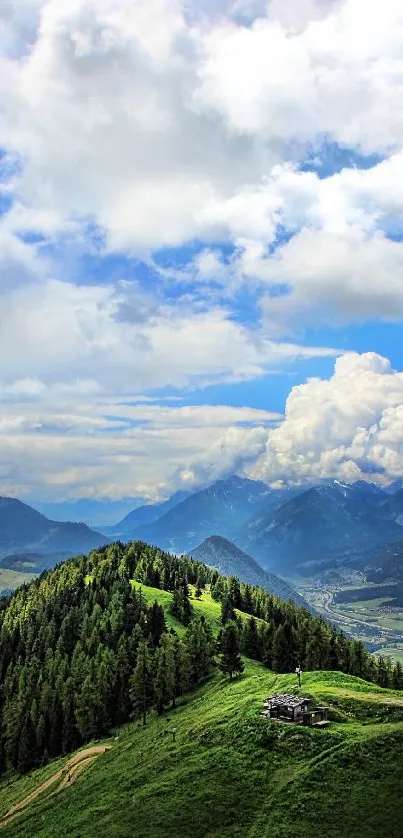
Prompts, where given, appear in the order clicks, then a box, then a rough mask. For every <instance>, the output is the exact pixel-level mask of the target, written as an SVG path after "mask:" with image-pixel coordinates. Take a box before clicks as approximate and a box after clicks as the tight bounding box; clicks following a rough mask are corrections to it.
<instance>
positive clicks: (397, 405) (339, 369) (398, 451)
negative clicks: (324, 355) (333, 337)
mask: <svg viewBox="0 0 403 838" xmlns="http://www.w3.org/2000/svg"><path fill="white" fill-rule="evenodd" d="M402 422H403V373H401V372H396V371H394V370H393V369H392V368H391V366H390V363H389V361H388V360H387V359H386V358H383V357H381V356H379V355H377V354H375V353H365V354H363V355H358V354H356V353H347V354H345V355H343V356H341V357H340V358H338V359H337V361H336V363H335V369H334V374H333V376H332V377H331V378H330V379H329V380H325V379H321V378H312V379H310V380H308V381H307V382H306V383H305V384H301V385H298V386H296V387H294V388H293V389H292V390H291V393H290V395H289V397H288V399H287V403H286V410H285V418H284V421H283V422H282V423H281V425H280V426H279V427H278V428H275V429H274V430H272V431H270V432H269V434H268V438H267V444H266V451H265V454H264V455H263V456H262V457H261V458H260V459H259V460H258V462H257V463H256V464H255V466H254V468H253V469H252V472H253V474H254V475H255V476H258V477H260V478H262V479H264V480H267V481H269V482H271V481H273V482H274V481H277V480H285V481H287V480H288V481H291V482H296V483H298V482H304V481H315V480H319V479H323V478H339V479H342V480H346V481H348V482H353V481H354V480H358V479H360V478H362V477H365V476H366V475H367V474H368V473H371V475H372V478H371V479H373V477H374V476H375V479H376V478H377V479H378V480H379V481H380V482H382V481H384V482H387V481H390V480H392V479H393V478H395V477H397V476H400V475H401V474H402V472H403V447H402V442H403V424H402Z"/></svg>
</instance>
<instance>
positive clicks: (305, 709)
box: [261, 693, 329, 727]
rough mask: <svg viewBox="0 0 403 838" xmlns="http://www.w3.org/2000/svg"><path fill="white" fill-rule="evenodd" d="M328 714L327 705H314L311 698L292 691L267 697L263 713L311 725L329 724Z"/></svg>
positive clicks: (283, 719) (268, 716) (282, 719)
mask: <svg viewBox="0 0 403 838" xmlns="http://www.w3.org/2000/svg"><path fill="white" fill-rule="evenodd" d="M327 714H328V708H327V707H323V706H317V707H313V706H312V701H311V700H310V699H309V698H302V697H301V696H297V695H292V694H290V693H276V694H275V695H270V696H269V697H268V698H266V699H265V701H264V710H263V712H262V713H261V715H262V716H265V717H266V718H268V719H277V720H278V721H281V722H291V723H293V724H303V725H309V726H310V727H327V725H328V724H329V721H328V717H327Z"/></svg>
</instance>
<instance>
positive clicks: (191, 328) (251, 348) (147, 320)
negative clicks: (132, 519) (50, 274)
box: [0, 280, 334, 393]
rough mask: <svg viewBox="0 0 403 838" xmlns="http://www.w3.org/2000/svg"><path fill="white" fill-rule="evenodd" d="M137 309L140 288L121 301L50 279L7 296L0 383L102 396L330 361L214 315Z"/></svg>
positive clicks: (318, 351) (119, 296)
mask: <svg viewBox="0 0 403 838" xmlns="http://www.w3.org/2000/svg"><path fill="white" fill-rule="evenodd" d="M127 303H128V304H129V307H130V310H131V309H134V312H135V313H136V316H132V315H131V314H129V312H128V309H127ZM143 304H144V297H143V295H142V293H141V291H139V292H138V294H137V296H136V294H135V293H134V291H133V288H131V287H130V288H129V294H128V296H127V294H126V286H125V285H124V284H123V285H119V284H118V285H117V286H113V285H109V284H108V285H90V286H88V285H87V286H84V285H81V286H80V285H75V284H73V283H65V282H60V281H56V280H53V281H52V280H49V281H47V282H44V283H42V284H41V285H38V284H36V285H30V286H28V287H26V286H25V287H22V288H16V289H10V290H9V292H8V293H4V294H3V297H2V307H1V311H0V323H1V328H0V381H3V382H4V383H5V384H7V383H8V384H9V385H10V384H11V385H12V384H13V382H14V381H21V380H24V379H36V378H39V379H40V380H41V381H44V383H45V384H55V383H58V382H63V381H65V382H66V381H67V382H71V380H73V382H74V381H75V380H76V378H79V379H81V380H82V379H84V380H91V381H96V382H97V384H98V385H99V387H101V388H103V389H104V390H105V392H108V391H109V392H115V393H117V392H139V391H140V392H141V391H143V390H150V389H153V388H154V389H155V388H158V387H167V386H171V387H183V386H189V385H192V384H193V385H196V384H198V385H199V386H201V385H202V384H208V383H212V382H214V381H215V382H217V383H218V382H220V381H242V380H245V379H249V378H255V377H256V376H259V375H262V374H263V373H264V372H265V371H266V370H267V369H270V367H273V366H275V365H276V364H278V363H282V362H284V361H291V360H295V359H298V358H300V359H301V358H305V357H306V358H309V357H316V356H320V355H329V354H330V355H332V354H334V350H333V349H331V348H328V349H326V348H310V347H304V346H299V345H296V344H292V343H275V342H272V341H269V340H267V339H266V338H265V337H264V334H262V332H261V331H260V330H258V329H257V330H253V329H247V328H246V327H244V326H243V325H242V324H240V323H236V322H235V321H234V320H233V319H231V317H230V315H229V313H228V312H226V311H225V310H223V309H221V308H216V309H210V310H204V311H197V310H194V309H192V308H191V307H188V306H187V305H186V304H185V305H183V306H182V305H180V304H177V305H172V304H171V305H168V304H167V303H166V304H164V305H160V307H159V308H158V306H157V303H156V307H155V309H154V308H153V307H152V310H151V314H150V312H149V311H148V309H147V306H146V312H145V314H144V315H143V316H141V307H142V305H143ZM122 311H123V314H122ZM78 371H79V374H77V373H78Z"/></svg>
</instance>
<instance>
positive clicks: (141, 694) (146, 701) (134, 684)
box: [130, 640, 154, 725]
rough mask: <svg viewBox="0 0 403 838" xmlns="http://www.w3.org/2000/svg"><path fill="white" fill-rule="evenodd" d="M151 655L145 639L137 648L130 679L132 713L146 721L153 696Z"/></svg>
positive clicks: (144, 722)
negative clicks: (134, 665) (135, 660)
mask: <svg viewBox="0 0 403 838" xmlns="http://www.w3.org/2000/svg"><path fill="white" fill-rule="evenodd" d="M152 663H153V662H152V657H151V653H150V650H149V647H148V646H147V643H146V642H145V640H143V641H142V642H141V643H140V645H139V648H138V650H137V663H136V668H135V670H134V673H133V676H132V679H131V690H130V697H131V700H132V706H133V711H134V714H135V715H137V716H142V719H143V725H145V724H146V722H147V712H148V710H149V709H150V707H151V704H152V701H153V698H154V687H153V668H152Z"/></svg>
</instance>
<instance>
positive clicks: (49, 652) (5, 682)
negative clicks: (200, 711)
mask: <svg viewBox="0 0 403 838" xmlns="http://www.w3.org/2000/svg"><path fill="white" fill-rule="evenodd" d="M132 580H136V581H137V582H138V583H140V584H143V585H150V586H153V587H156V588H161V589H164V590H166V591H171V592H172V614H173V616H175V617H176V618H177V619H178V620H180V621H181V623H182V624H183V626H184V627H185V630H184V632H183V634H181V636H180V637H179V636H178V635H177V634H176V632H175V631H174V630H173V629H172V628H168V627H167V625H166V620H165V616H164V611H163V609H162V607H161V606H160V605H159V604H158V602H155V603H154V604H153V605H152V606H150V605H149V604H148V603H147V602H146V600H145V598H144V596H143V595H142V593H141V588H140V589H139V587H138V586H137V588H136V587H135V586H134V585H133V584H132ZM207 584H208V585H210V590H211V594H212V596H213V598H214V599H215V600H216V601H218V602H220V603H221V623H222V628H221V631H220V632H219V635H218V637H214V636H213V632H212V629H211V626H210V624H209V623H208V622H207V621H206V620H205V619H204V617H196V616H195V615H194V613H193V609H192V604H191V599H190V595H189V585H192V586H194V595H195V596H196V597H200V596H203V589H204V588H205V586H206V585H207ZM239 612H244V614H243V615H241V614H240V613H239ZM241 654H244V655H246V656H248V657H251V658H254V659H256V660H259V661H262V663H263V664H264V665H265V666H267V667H269V668H270V669H274V670H275V671H277V672H289V671H293V670H294V669H295V666H296V665H297V664H299V665H300V666H302V668H303V669H332V670H341V671H343V672H348V673H351V674H353V675H359V676H361V677H362V678H366V679H368V680H373V681H375V682H377V683H379V684H380V685H382V686H393V687H395V688H397V689H402V688H403V673H402V668H401V666H400V664H396V666H395V667H394V668H392V666H391V664H390V661H389V660H383V659H379V662H377V661H376V660H375V658H373V657H372V656H371V655H369V654H368V653H367V652H366V650H365V649H364V647H363V645H362V643H360V642H358V641H350V640H348V639H346V638H345V637H344V636H343V634H342V633H341V632H339V631H337V630H336V629H334V628H333V627H331V626H330V625H328V624H327V623H326V622H325V621H324V620H322V619H321V618H320V617H314V616H312V615H311V614H310V613H309V612H308V611H305V610H304V609H302V608H300V607H298V606H296V605H295V604H294V603H292V602H283V601H281V600H280V599H278V598H277V597H274V596H271V595H270V594H268V593H267V592H266V591H264V590H263V589H261V588H256V587H252V586H250V585H247V584H243V583H241V582H240V581H239V580H238V579H236V578H230V579H227V578H224V577H221V576H220V575H219V574H218V573H217V571H214V570H211V569H210V568H208V567H206V566H205V565H203V564H200V563H198V562H193V561H192V560H190V559H188V558H185V557H182V558H178V557H176V556H172V555H170V554H167V553H164V552H162V551H161V550H159V549H157V548H154V547H150V546H149V545H147V544H144V543H143V542H133V543H131V544H128V545H124V544H122V543H120V542H117V543H116V544H113V545H110V546H106V547H103V548H101V549H98V550H95V551H93V552H92V553H90V554H89V555H88V556H80V557H76V558H74V559H70V560H69V561H66V562H64V563H63V564H61V565H59V566H58V567H56V568H55V569H54V570H52V571H48V572H45V573H43V574H42V576H41V577H40V578H39V579H37V580H35V581H34V582H32V583H30V584H29V585H26V586H23V587H22V588H20V589H19V590H18V591H17V592H16V593H15V594H14V595H12V596H10V597H7V598H4V599H2V600H0V684H1V685H2V688H1V696H0V699H1V701H0V713H1V738H0V767H1V770H2V771H4V770H5V769H6V768H8V767H12V768H14V769H16V770H18V771H19V772H21V773H24V772H27V771H29V770H30V769H31V768H33V767H35V766H38V765H41V764H43V763H44V762H46V761H47V760H48V759H49V758H51V757H55V756H57V755H59V754H62V753H63V754H65V753H68V752H70V751H72V750H73V749H74V748H76V747H78V746H79V745H81V744H82V743H84V742H86V741H88V740H90V739H92V738H94V737H98V736H100V735H103V734H105V733H107V732H109V731H110V730H111V729H113V728H114V727H116V726H118V725H120V724H122V723H124V722H126V721H128V720H130V719H133V718H139V719H142V720H143V722H144V723H145V722H146V719H147V713H148V712H149V710H150V709H155V711H156V712H157V713H160V714H161V713H163V712H164V711H165V710H166V709H167V708H169V706H172V705H173V704H174V703H175V701H176V700H177V699H178V698H179V697H180V696H181V695H183V694H185V693H186V692H187V691H189V690H191V689H194V688H195V687H196V686H197V685H198V684H199V683H200V681H201V680H202V679H204V678H205V677H206V676H208V674H209V672H210V671H211V668H212V667H213V666H216V665H217V664H218V665H219V666H220V668H221V669H222V670H223V671H224V672H225V673H227V674H228V675H229V677H231V678H232V676H233V675H234V674H237V673H240V672H242V669H243V664H242V659H241Z"/></svg>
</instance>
